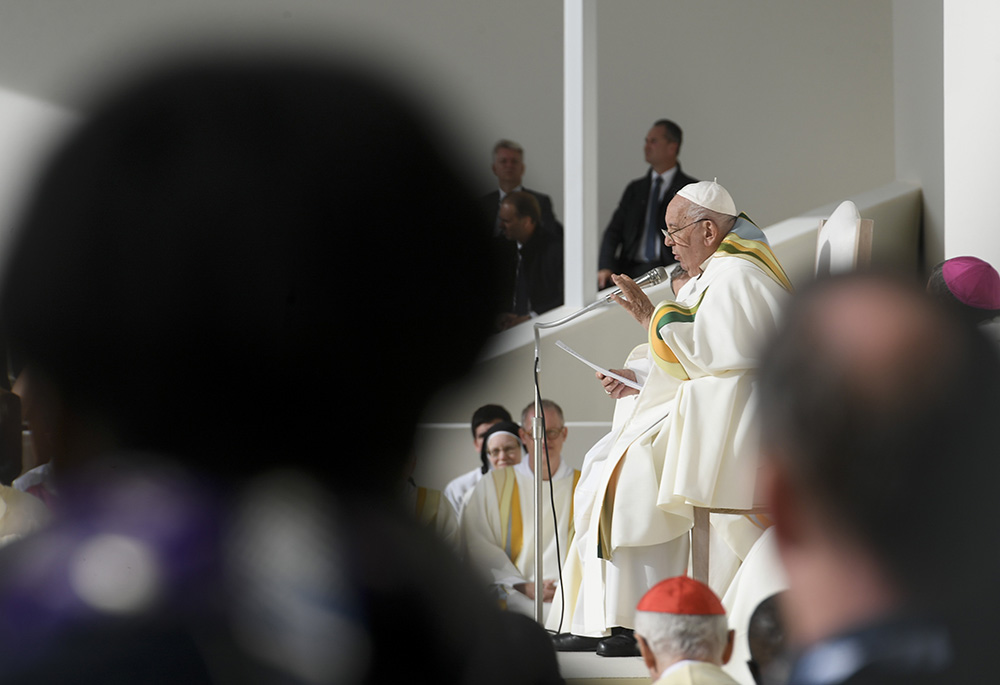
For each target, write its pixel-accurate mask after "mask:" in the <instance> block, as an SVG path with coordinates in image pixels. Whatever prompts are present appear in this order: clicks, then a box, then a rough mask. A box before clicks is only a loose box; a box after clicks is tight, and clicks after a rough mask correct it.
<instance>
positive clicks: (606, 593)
mask: <svg viewBox="0 0 1000 685" xmlns="http://www.w3.org/2000/svg"><path fill="white" fill-rule="evenodd" d="M701 268H702V272H701V274H700V275H699V276H697V277H695V278H692V279H691V280H689V281H688V282H687V283H685V284H684V286H683V287H682V288H681V290H680V292H679V293H678V294H677V299H676V301H666V302H662V303H661V304H660V305H658V306H657V307H656V309H655V311H654V313H653V317H652V319H651V322H650V327H649V332H648V342H647V344H644V345H640V346H639V347H637V348H636V349H635V350H633V351H632V354H631V355H629V358H628V360H627V361H626V364H625V366H626V368H628V369H631V370H633V371H634V372H635V373H636V376H637V379H638V380H639V382H640V383H642V384H643V387H642V390H641V391H640V392H639V394H638V395H634V396H630V397H626V398H623V399H621V400H618V402H617V403H616V406H615V412H614V419H613V422H612V428H611V432H610V433H608V434H607V435H606V436H605V437H604V438H602V439H601V440H600V441H599V442H598V443H597V444H596V445H594V447H593V448H592V449H591V450H590V451H589V452H588V453H587V455H586V457H585V458H584V464H583V475H582V478H581V482H580V485H579V486H578V488H577V493H576V499H575V514H576V521H575V525H576V538H575V541H574V546H573V549H571V550H570V556H569V559H568V560H567V572H566V574H565V576H564V577H565V583H566V607H565V614H566V622H565V624H564V626H566V627H564V628H563V630H564V631H565V630H567V627H568V630H569V632H572V633H574V634H576V635H590V636H595V637H596V636H602V635H608V634H609V630H610V628H612V627H615V626H622V627H626V628H631V627H633V621H634V616H635V607H636V604H637V603H638V601H639V599H640V598H641V597H642V595H643V594H644V593H645V592H646V590H648V589H649V588H650V587H651V586H652V585H653V584H655V583H656V582H658V581H660V580H663V579H664V578H668V577H671V576H675V575H680V574H682V573H685V572H686V571H687V569H688V559H689V548H690V546H689V536H688V535H687V533H688V531H690V529H691V527H692V525H693V521H694V514H693V507H694V506H707V507H717V508H750V507H751V506H752V505H753V494H754V483H755V479H756V469H757V434H756V432H755V429H756V420H755V416H756V408H755V405H754V395H753V393H752V390H753V386H754V377H755V369H756V367H757V364H758V359H759V353H760V347H761V346H762V345H763V344H764V342H765V341H766V340H767V339H768V338H769V337H770V335H771V334H772V333H773V332H774V331H775V329H776V323H777V320H778V317H779V314H780V310H781V307H782V306H783V304H784V302H785V301H786V299H787V294H788V290H789V289H790V284H789V282H788V279H787V277H786V276H785V274H784V271H783V270H782V268H781V266H780V264H779V263H778V261H777V259H776V258H775V257H774V254H773V253H772V252H771V250H770V247H768V245H767V241H766V238H765V237H764V234H763V233H762V232H761V231H760V229H758V228H757V227H756V226H754V225H753V224H752V223H751V222H750V221H749V220H747V219H745V218H742V217H741V218H740V219H739V220H738V221H737V223H736V225H735V226H734V228H733V230H732V231H731V232H730V233H729V234H728V235H727V236H726V238H725V239H724V240H723V242H722V244H721V245H720V246H719V248H718V249H717V250H716V252H715V253H714V254H713V255H712V256H711V257H709V258H708V259H707V260H706V261H705V262H704V263H703V264H702V267H701ZM718 518H719V519H720V521H719V525H716V526H715V530H714V531H713V535H715V534H717V533H718V534H720V535H721V536H722V537H723V538H725V537H726V535H727V534H729V531H730V530H731V531H734V532H735V533H738V535H739V536H740V537H743V536H745V534H746V529H747V526H742V525H736V526H732V525H723V524H728V523H730V522H728V521H726V520H725V519H726V518H727V517H718ZM736 518H741V517H736ZM751 528H752V526H751ZM727 542H731V545H732V546H733V549H735V550H742V552H743V553H745V551H746V550H747V549H749V546H750V544H752V542H753V540H752V539H751V540H749V541H747V540H743V539H739V540H736V539H734V540H732V541H728V540H727ZM737 555H740V552H739V551H737ZM723 590H724V588H723ZM721 594H722V592H721V591H720V595H721ZM559 608H560V607H557V606H555V605H554V606H553V610H552V612H551V614H550V620H549V621H548V624H547V627H548V628H550V629H555V628H556V623H555V621H556V617H558V616H559Z"/></svg>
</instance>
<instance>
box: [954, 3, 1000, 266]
mask: <svg viewBox="0 0 1000 685" xmlns="http://www.w3.org/2000/svg"><path fill="white" fill-rule="evenodd" d="M943 5H944V17H943V25H944V218H945V242H944V251H945V254H944V256H945V258H950V257H956V256H958V255H975V256H977V257H980V258H982V259H985V260H986V261H988V262H989V263H990V264H992V265H993V266H994V267H997V268H1000V212H998V210H997V198H998V197H1000V163H998V156H1000V124H998V123H997V112H998V111H1000V42H998V41H997V40H996V28H997V26H1000V3H996V2H992V1H989V0H948V1H947V2H945V3H943Z"/></svg>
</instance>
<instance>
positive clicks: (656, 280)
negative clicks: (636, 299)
mask: <svg viewBox="0 0 1000 685" xmlns="http://www.w3.org/2000/svg"><path fill="white" fill-rule="evenodd" d="M666 278H667V269H666V267H663V266H658V267H656V268H655V269H650V270H649V271H647V272H646V273H644V274H643V275H642V276H640V277H639V278H637V279H635V284H636V285H637V286H639V287H640V288H648V287H649V286H651V285H658V284H660V283H662V282H663V281H664V280H666ZM621 294H622V289H621V288H615V289H614V290H612V291H611V292H610V293H608V294H607V295H606V296H605V298H604V301H605V302H614V300H612V299H611V296H612V295H621Z"/></svg>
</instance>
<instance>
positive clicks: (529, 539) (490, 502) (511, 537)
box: [461, 458, 579, 615]
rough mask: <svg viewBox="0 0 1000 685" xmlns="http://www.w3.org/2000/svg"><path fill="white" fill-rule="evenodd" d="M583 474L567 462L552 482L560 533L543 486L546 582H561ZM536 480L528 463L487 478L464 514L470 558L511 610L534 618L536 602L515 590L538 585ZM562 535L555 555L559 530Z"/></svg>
mask: <svg viewBox="0 0 1000 685" xmlns="http://www.w3.org/2000/svg"><path fill="white" fill-rule="evenodd" d="M578 477H579V472H578V471H575V470H574V469H573V468H572V467H570V466H569V465H568V464H566V462H565V461H563V462H562V463H561V464H560V465H559V468H558V469H556V472H555V474H554V475H553V477H552V479H551V481H550V482H551V484H552V492H553V497H554V502H555V510H556V515H557V518H558V527H557V528H555V527H553V523H552V506H551V505H550V504H549V482H545V483H543V484H542V495H543V498H544V500H545V506H544V507H543V508H542V531H543V537H542V539H543V553H542V577H543V578H544V579H546V580H549V579H558V577H559V565H560V564H561V563H562V562H563V561H564V560H565V558H566V553H567V550H568V549H569V547H570V542H571V539H572V537H573V488H574V485H575V484H576V481H577V478H578ZM534 510H535V508H534V474H533V473H532V471H531V468H530V467H529V466H528V459H527V458H525V459H523V460H522V461H521V462H520V463H519V464H516V465H514V466H508V467H506V468H502V469H495V470H493V471H490V472H489V473H487V474H486V475H484V476H483V478H482V480H480V481H479V483H478V484H476V487H475V488H474V489H473V491H472V496H471V497H470V498H469V500H468V503H467V504H466V506H465V509H464V511H463V512H462V521H461V530H462V541H463V546H464V548H465V550H466V558H467V559H468V560H469V561H471V562H472V563H473V565H474V566H475V568H477V569H478V570H479V571H480V572H481V573H482V574H483V575H484V576H485V577H486V578H487V579H488V580H489V582H491V583H492V584H493V585H495V586H497V587H498V588H499V589H500V591H501V597H502V598H504V597H505V598H506V599H505V602H506V605H507V606H508V608H511V609H514V610H518V611H522V612H523V613H527V614H529V615H531V614H532V606H533V605H532V602H531V600H528V599H527V597H525V596H524V595H523V594H521V593H520V592H518V591H517V590H514V585H517V584H519V583H525V582H534V579H535V535H534V526H533V523H534ZM556 529H558V532H559V539H558V545H559V552H558V554H557V551H556V536H555V532H554V531H555V530H556Z"/></svg>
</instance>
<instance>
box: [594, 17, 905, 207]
mask: <svg viewBox="0 0 1000 685" xmlns="http://www.w3.org/2000/svg"><path fill="white" fill-rule="evenodd" d="M598 64H599V82H598V92H599V102H600V108H601V109H600V122H599V127H598V130H599V155H600V158H599V163H600V169H601V181H600V214H601V217H602V218H601V222H600V224H601V226H604V225H606V222H607V220H608V218H610V216H611V212H612V211H613V210H614V208H615V206H616V205H617V202H618V200H619V198H620V197H621V192H622V190H623V189H624V186H625V183H626V182H627V181H628V180H630V179H632V178H635V177H637V176H639V175H641V174H642V173H643V172H644V171H645V169H646V167H645V165H644V163H643V158H642V139H643V137H644V136H645V134H646V131H647V130H648V128H649V126H650V124H651V123H652V122H653V121H655V120H656V119H658V118H660V117H666V118H668V119H673V120H674V121H676V122H677V123H678V124H679V125H680V126H681V127H682V128H683V130H684V136H685V142H684V145H683V148H682V150H681V165H682V166H683V168H684V170H685V171H686V172H688V173H690V174H691V175H693V176H695V177H697V178H702V179H706V178H708V179H710V178H712V177H716V176H717V177H718V179H719V182H720V183H722V184H723V185H724V186H726V187H727V188H728V189H729V190H730V192H731V193H732V194H733V197H734V199H735V200H736V203H737V205H738V206H739V207H740V209H742V210H744V211H746V212H748V213H749V214H750V216H751V217H752V218H753V219H754V220H755V221H757V222H758V223H760V224H761V225H764V226H766V225H770V224H772V223H775V222H776V221H779V220H781V219H785V218H787V217H790V216H795V215H796V214H799V213H801V212H803V211H806V210H809V209H812V208H813V207H817V206H819V205H822V204H825V203H827V202H830V201H831V200H833V199H836V198H842V197H846V196H848V195H850V194H852V193H857V192H860V191H863V190H866V189H868V188H872V187H875V186H879V185H882V184H884V183H888V182H889V181H891V180H893V178H894V175H895V169H894V162H893V146H894V141H893V81H892V8H891V4H890V3H889V2H887V1H885V0H878V1H872V0H848V1H843V0H842V1H838V2H821V1H819V0H806V1H803V0H766V1H755V2H731V1H730V0H672V1H670V2H649V1H648V0H617V1H616V2H609V3H598Z"/></svg>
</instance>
